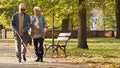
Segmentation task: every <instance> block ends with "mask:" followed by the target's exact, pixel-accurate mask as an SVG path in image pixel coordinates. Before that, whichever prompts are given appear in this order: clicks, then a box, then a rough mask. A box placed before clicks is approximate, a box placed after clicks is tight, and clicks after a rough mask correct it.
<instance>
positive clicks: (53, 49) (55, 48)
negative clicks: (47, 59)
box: [51, 46, 59, 57]
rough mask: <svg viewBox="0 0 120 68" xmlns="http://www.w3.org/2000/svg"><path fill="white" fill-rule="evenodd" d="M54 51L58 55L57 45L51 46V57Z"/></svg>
mask: <svg viewBox="0 0 120 68" xmlns="http://www.w3.org/2000/svg"><path fill="white" fill-rule="evenodd" d="M55 51H56V53H57V56H59V53H58V47H56V46H52V55H51V57H53V55H54V52H55Z"/></svg>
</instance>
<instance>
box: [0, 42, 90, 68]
mask: <svg viewBox="0 0 120 68" xmlns="http://www.w3.org/2000/svg"><path fill="white" fill-rule="evenodd" d="M9 44H10V43H9ZM9 44H8V43H0V68H89V67H88V66H87V65H86V64H74V63H70V62H67V61H65V58H52V59H51V58H44V62H34V60H35V55H34V50H32V49H30V52H31V53H32V56H33V57H32V58H31V57H30V56H29V55H28V53H27V61H26V62H23V61H22V62H21V63H19V62H17V59H16V56H15V47H14V46H11V45H9Z"/></svg>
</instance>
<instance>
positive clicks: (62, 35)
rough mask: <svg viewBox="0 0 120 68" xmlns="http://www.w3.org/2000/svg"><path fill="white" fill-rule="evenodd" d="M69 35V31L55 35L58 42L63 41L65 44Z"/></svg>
mask: <svg viewBox="0 0 120 68" xmlns="http://www.w3.org/2000/svg"><path fill="white" fill-rule="evenodd" d="M70 35H71V33H60V34H59V35H58V37H57V40H58V43H57V44H59V43H60V41H64V42H65V45H66V44H67V42H68V40H69V39H70Z"/></svg>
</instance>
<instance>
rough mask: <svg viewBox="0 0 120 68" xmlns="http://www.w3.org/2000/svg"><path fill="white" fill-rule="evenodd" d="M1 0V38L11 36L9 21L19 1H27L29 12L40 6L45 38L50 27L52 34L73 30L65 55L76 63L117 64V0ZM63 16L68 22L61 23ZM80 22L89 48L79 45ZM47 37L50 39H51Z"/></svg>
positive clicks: (112, 66) (116, 67)
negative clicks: (92, 27)
mask: <svg viewBox="0 0 120 68" xmlns="http://www.w3.org/2000/svg"><path fill="white" fill-rule="evenodd" d="M0 3H1V4H0V25H1V38H3V40H6V38H7V39H11V38H13V37H12V32H11V27H10V21H11V17H12V15H13V13H15V12H17V10H18V5H19V4H20V3H24V4H25V5H26V12H28V13H29V14H30V15H32V14H33V7H34V6H40V7H41V9H42V14H43V15H44V16H45V17H46V20H47V23H48V31H47V36H46V38H50V39H51V38H52V31H53V29H54V37H57V36H58V34H59V33H60V32H72V35H71V36H72V38H71V40H70V41H69V42H68V45H69V46H68V47H67V54H68V57H67V59H69V60H71V61H72V62H73V63H78V64H79V63H86V64H88V63H89V64H91V65H92V66H91V68H92V67H94V68H96V67H98V68H99V67H100V68H102V67H104V68H105V67H106V68H119V67H120V66H119V63H120V62H119V60H120V55H119V52H120V48H119V44H120V43H119V42H120V40H119V38H116V32H117V28H119V27H120V26H118V23H119V21H118V20H117V18H118V17H117V15H119V14H117V11H119V9H118V8H117V6H118V7H119V0H116V1H115V0H27V1H25V0H6V1H5V0H0ZM84 9H86V10H84ZM92 10H94V11H92ZM82 11H83V12H82ZM84 11H85V12H84ZM82 13H83V18H85V21H84V22H82V23H80V22H81V21H79V19H81V20H82V18H81V17H79V16H80V15H79V14H82ZM84 14H85V16H84ZM116 14H117V15H116ZM64 20H66V21H67V22H65V23H64V22H63V21H64ZM92 22H93V23H95V29H91V26H92V25H93V23H92ZM53 23H54V26H53ZM66 23H67V24H66ZM79 23H80V25H79ZM84 24H85V25H86V26H85V25H84ZM80 26H83V27H84V26H85V27H84V28H85V30H84V29H83V30H84V31H86V32H87V33H84V32H83V33H84V34H83V35H87V37H84V38H85V40H84V41H87V42H86V43H87V46H89V47H88V48H87V49H88V50H86V47H85V49H84V47H83V49H80V48H82V47H78V45H79V43H78V42H79V39H82V38H81V37H80V38H79V37H78V36H79V31H81V30H80V29H79V27H80ZM81 29H82V28H81ZM64 30H65V31H64ZM118 33H119V32H118ZM86 39H87V40H86ZM46 40H47V42H49V43H51V40H49V39H46ZM46 40H45V41H46ZM10 41H11V40H10ZM12 41H13V39H12ZM73 45H74V46H73ZM85 46H86V44H85ZM71 50H72V51H73V52H71ZM99 65H100V66H99ZM102 65H103V66H102Z"/></svg>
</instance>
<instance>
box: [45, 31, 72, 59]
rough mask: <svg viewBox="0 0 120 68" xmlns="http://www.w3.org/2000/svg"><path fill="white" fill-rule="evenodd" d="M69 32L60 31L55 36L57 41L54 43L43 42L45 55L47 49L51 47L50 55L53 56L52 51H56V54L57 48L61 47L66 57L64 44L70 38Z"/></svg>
mask: <svg viewBox="0 0 120 68" xmlns="http://www.w3.org/2000/svg"><path fill="white" fill-rule="evenodd" d="M70 35H71V33H60V34H59V35H58V37H57V43H56V44H44V46H45V56H46V53H47V51H48V50H49V49H50V48H52V55H51V57H52V56H53V54H54V52H55V51H56V53H57V55H59V54H58V49H61V50H62V51H63V53H64V57H66V46H67V42H68V40H69V39H70Z"/></svg>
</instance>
